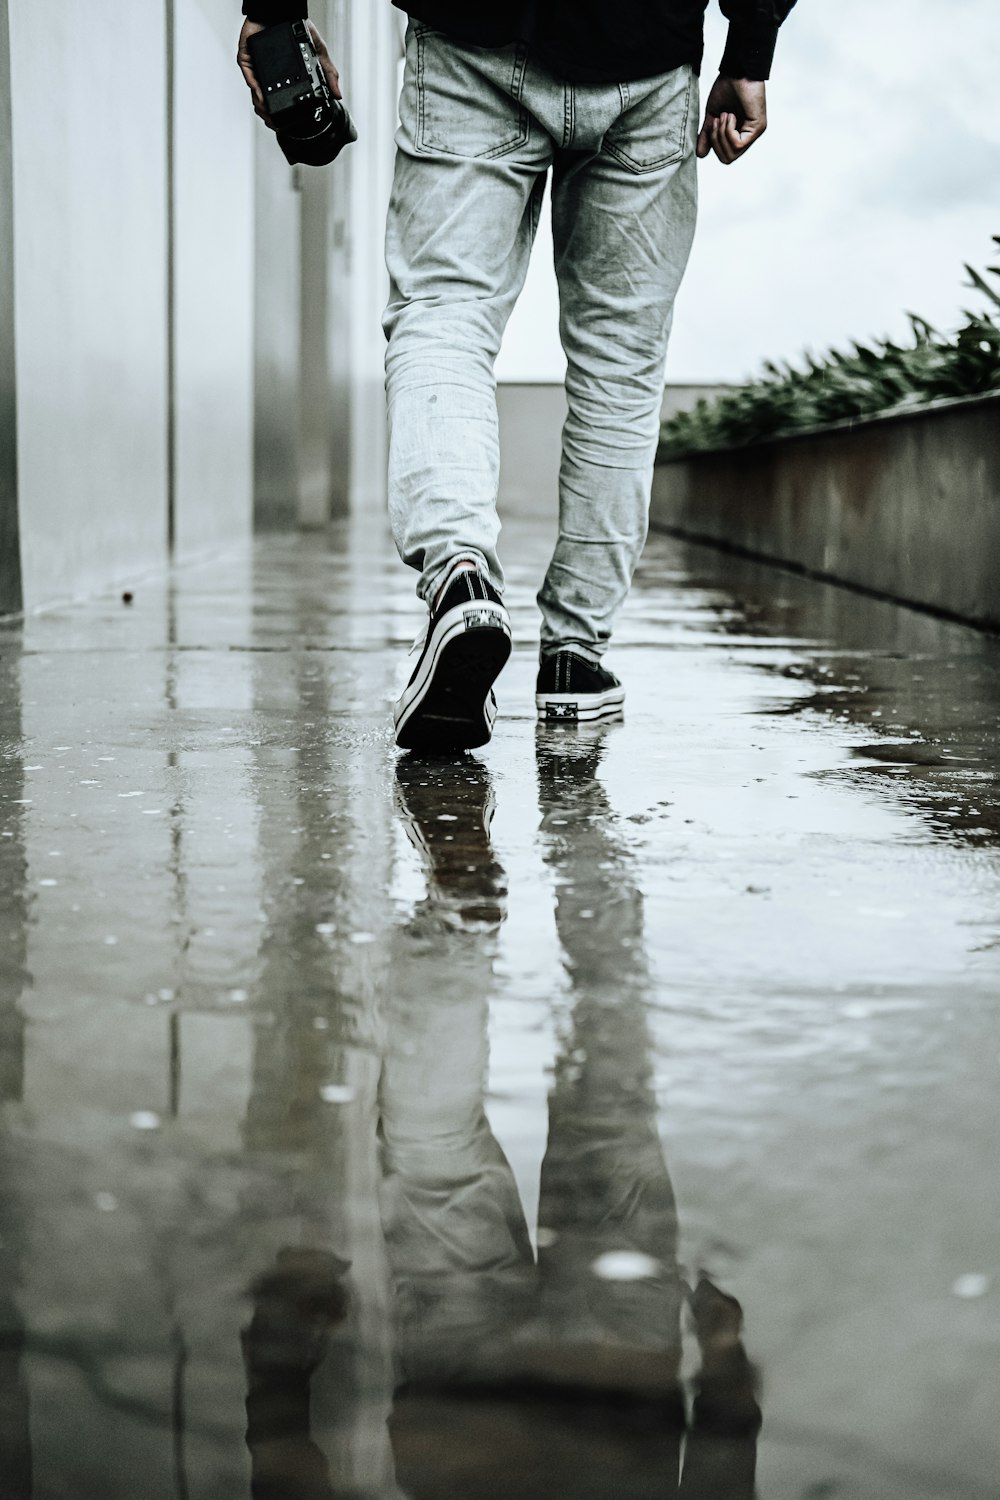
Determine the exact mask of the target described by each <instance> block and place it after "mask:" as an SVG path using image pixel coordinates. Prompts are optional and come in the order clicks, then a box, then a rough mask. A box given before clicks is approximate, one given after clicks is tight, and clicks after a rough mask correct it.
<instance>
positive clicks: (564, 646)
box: [540, 641, 601, 667]
mask: <svg viewBox="0 0 1000 1500" xmlns="http://www.w3.org/2000/svg"><path fill="white" fill-rule="evenodd" d="M557 651H575V652H576V654H577V656H582V657H583V659H584V661H589V662H591V663H592V664H593V665H594V666H595V667H599V666H600V665H601V653H600V651H598V650H597V647H596V646H585V645H584V643H583V642H582V641H554V642H549V641H543V642H542V649H541V653H540V655H541V660H542V661H544V660H545V658H546V657H547V656H555V654H556V652H557Z"/></svg>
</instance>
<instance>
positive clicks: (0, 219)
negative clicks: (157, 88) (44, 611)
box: [0, 0, 21, 614]
mask: <svg viewBox="0 0 1000 1500" xmlns="http://www.w3.org/2000/svg"><path fill="white" fill-rule="evenodd" d="M7 42H8V33H7V0H0V614H9V613H11V612H13V611H14V610H17V609H19V608H20V604H21V567H20V553H19V550H18V539H17V407H16V402H15V397H14V263H13V251H14V201H13V183H12V180H11V168H12V161H11V149H10V146H11V142H10V67H9V62H10V56H9V49H8V45H7Z"/></svg>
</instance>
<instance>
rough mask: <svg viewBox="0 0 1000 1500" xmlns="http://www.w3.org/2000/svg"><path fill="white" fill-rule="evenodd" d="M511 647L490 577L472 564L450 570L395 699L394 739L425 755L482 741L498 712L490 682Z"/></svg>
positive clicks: (507, 625) (506, 621)
mask: <svg viewBox="0 0 1000 1500" xmlns="http://www.w3.org/2000/svg"><path fill="white" fill-rule="evenodd" d="M510 649H511V634H510V616H509V615H508V613H507V611H506V609H504V606H503V602H502V600H501V598H500V595H499V594H498V593H497V591H496V589H495V588H494V587H493V585H492V583H490V581H489V579H488V578H484V577H483V575H482V573H480V572H479V571H478V570H476V569H469V568H466V569H463V570H462V571H461V572H457V573H454V574H453V575H452V579H451V581H450V582H449V583H447V585H446V587H445V592H444V595H443V597H442V599H441V601H440V603H439V604H438V606H437V608H436V609H434V610H433V611H432V612H431V618H430V622H429V624H428V626H427V638H426V640H425V641H424V648H423V650H422V651H421V653H420V660H419V661H418V662H417V665H416V667H415V669H414V672H413V676H412V677H411V678H410V680H409V682H408V684H407V686H406V690H405V692H404V693H403V695H402V697H401V698H400V700H399V702H398V703H397V704H396V712H395V721H396V744H397V745H399V746H400V748H401V749H403V750H424V751H429V752H431V753H432V754H433V753H435V752H440V751H449V750H474V749H475V748H476V746H477V745H485V744H486V743H487V742H488V740H489V738H490V736H491V735H492V733H493V724H494V721H495V720H496V716H497V704H496V699H495V698H494V696H493V692H492V688H493V684H494V682H495V681H496V679H497V677H498V676H499V675H500V672H501V670H502V669H503V667H504V666H505V665H506V662H507V658H508V657H509V656H510Z"/></svg>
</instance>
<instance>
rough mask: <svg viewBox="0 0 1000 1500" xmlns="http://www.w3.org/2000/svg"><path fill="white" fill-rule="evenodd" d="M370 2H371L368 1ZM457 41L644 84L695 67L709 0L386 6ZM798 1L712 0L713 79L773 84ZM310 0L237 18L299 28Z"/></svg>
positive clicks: (603, 78) (251, 1) (261, 0)
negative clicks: (783, 28) (716, 14)
mask: <svg viewBox="0 0 1000 1500" xmlns="http://www.w3.org/2000/svg"><path fill="white" fill-rule="evenodd" d="M368 3H369V4H370V3H372V0H368ZM393 4H394V5H397V6H398V7H399V9H400V10H405V11H407V12H408V14H409V15H411V16H413V17H414V19H416V20H420V21H424V22H426V24H427V25H428V26H433V27H434V28H435V29H437V30H440V31H444V32H447V34H448V35H449V36H451V37H454V39H455V41H457V42H468V43H470V44H471V45H473V46H477V47H503V46H506V45H507V43H508V42H514V41H526V42H529V43H530V44H531V46H532V47H533V48H534V50H535V52H536V54H537V55H538V57H540V58H541V60H542V61H543V62H545V63H546V64H548V66H549V67H550V68H551V69H552V70H553V72H555V73H557V74H558V75H559V76H560V77H562V78H566V79H568V80H571V81H575V82H581V83H586V82H591V83H603V82H608V83H616V82H618V81H619V80H621V81H627V80H628V79H630V78H651V77H655V76H656V75H657V74H659V73H668V72H669V71H670V70H671V68H678V67H680V66H681V64H682V63H691V64H692V66H693V67H694V68H696V69H700V67H701V59H702V53H703V51H704V20H705V10H706V8H707V5H708V0H615V3H613V4H611V3H608V0H489V3H483V4H476V3H475V0H393ZM794 4H795V0H719V5H720V7H721V9H722V12H723V14H724V15H725V16H727V17H728V19H729V40H728V43H727V45H726V51H725V54H724V56H723V59H722V63H721V65H720V68H719V71H720V72H721V73H723V74H725V75H726V76H727V77H729V78H756V79H764V78H768V77H769V76H770V71H771V61H772V59H773V57H774V48H775V43H776V42H777V39H778V28H779V26H780V25H781V23H782V21H783V20H784V19H785V17H786V16H787V15H788V13H789V11H790V10H791V8H792V6H793V5H794ZM307 8H308V7H307V0H245V3H244V5H243V14H244V15H248V16H250V17H252V19H253V20H255V21H260V22H262V23H263V24H264V25H271V24H273V23H274V22H276V21H289V20H296V19H297V18H299V17H301V16H304V15H305V14H306V12H307Z"/></svg>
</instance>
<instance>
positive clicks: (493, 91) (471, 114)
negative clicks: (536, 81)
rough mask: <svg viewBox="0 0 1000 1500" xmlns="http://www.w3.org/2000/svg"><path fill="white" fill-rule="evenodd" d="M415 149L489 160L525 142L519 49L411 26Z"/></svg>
mask: <svg viewBox="0 0 1000 1500" xmlns="http://www.w3.org/2000/svg"><path fill="white" fill-rule="evenodd" d="M411 45H412V46H413V47H414V49H415V68H416V86H417V134H416V146H417V150H418V151H425V152H428V153H433V154H435V155H439V154H444V155H446V156H458V157H466V158H468V157H474V158H479V159H483V160H493V159H495V158H496V157H498V156H507V155H509V154H510V152H512V151H516V150H517V149H518V147H520V146H523V145H525V144H526V143H527V140H528V135H529V122H528V111H527V110H526V109H525V108H524V105H523V103H522V92H523V89H524V69H525V57H526V54H525V49H524V48H523V47H521V46H512V47H504V48H500V49H497V50H492V49H487V48H485V47H460V46H458V45H457V44H456V43H454V42H452V41H451V40H450V39H449V38H448V37H446V36H445V35H444V34H443V33H442V32H440V31H433V30H431V28H430V27H427V26H421V25H419V24H415V25H414V26H413V28H412V36H411Z"/></svg>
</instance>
